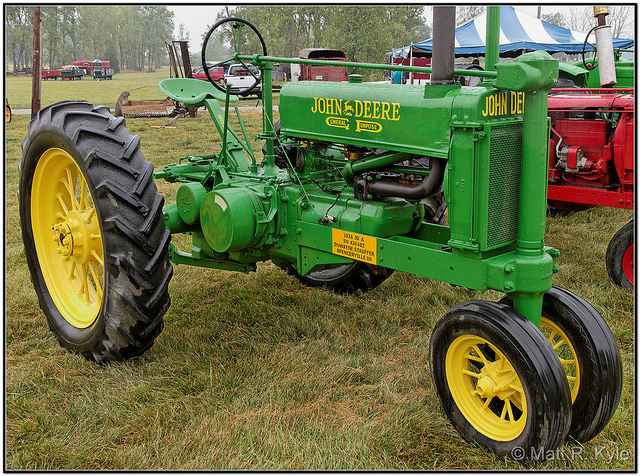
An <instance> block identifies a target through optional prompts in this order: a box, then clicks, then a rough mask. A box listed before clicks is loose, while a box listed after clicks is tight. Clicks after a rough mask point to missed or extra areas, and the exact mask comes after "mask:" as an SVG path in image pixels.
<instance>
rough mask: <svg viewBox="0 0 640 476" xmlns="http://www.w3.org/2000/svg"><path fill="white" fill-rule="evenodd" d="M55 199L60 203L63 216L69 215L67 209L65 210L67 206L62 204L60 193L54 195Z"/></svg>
mask: <svg viewBox="0 0 640 476" xmlns="http://www.w3.org/2000/svg"><path fill="white" fill-rule="evenodd" d="M56 198H57V199H58V201H59V202H60V206H61V207H62V210H63V211H64V214H65V215H68V214H69V209H68V208H67V204H66V203H64V200H63V198H62V194H61V193H56Z"/></svg>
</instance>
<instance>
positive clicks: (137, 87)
mask: <svg viewBox="0 0 640 476" xmlns="http://www.w3.org/2000/svg"><path fill="white" fill-rule="evenodd" d="M168 77H169V68H163V69H158V70H156V71H155V72H153V73H121V74H114V75H113V79H111V80H101V81H94V80H93V79H91V77H90V76H85V77H84V79H82V80H79V81H66V80H65V81H62V80H58V81H52V80H49V81H42V82H41V104H42V107H44V106H46V105H48V104H53V103H55V102H58V101H64V100H67V99H73V100H77V99H86V100H89V101H91V102H92V103H94V104H96V105H104V106H109V107H110V108H111V109H115V106H116V101H117V100H118V98H119V97H120V94H122V93H123V92H124V91H129V92H130V93H131V96H130V99H132V100H133V99H136V100H141V99H164V96H163V95H162V93H161V92H160V91H159V90H158V87H157V85H158V82H160V81H161V80H163V79H165V78H168ZM6 78H7V79H6V97H7V99H9V105H10V106H11V109H30V108H31V88H32V86H31V82H32V78H30V77H28V76H7V77H6ZM255 102H256V98H255V96H252V97H250V98H246V99H242V105H247V106H248V105H251V106H253V105H254V104H255ZM276 104H277V103H276Z"/></svg>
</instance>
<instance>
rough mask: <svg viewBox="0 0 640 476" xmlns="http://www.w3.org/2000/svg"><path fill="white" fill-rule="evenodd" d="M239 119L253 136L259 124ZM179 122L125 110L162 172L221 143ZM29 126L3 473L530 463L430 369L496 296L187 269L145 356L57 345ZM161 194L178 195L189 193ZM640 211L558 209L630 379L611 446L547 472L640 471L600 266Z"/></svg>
mask: <svg viewBox="0 0 640 476" xmlns="http://www.w3.org/2000/svg"><path fill="white" fill-rule="evenodd" d="M67 86H75V85H74V84H71V83H68V84H65V87H67ZM96 86H98V84H96ZM118 94H119V93H118ZM89 99H91V98H89ZM95 102H100V101H95ZM243 115H244V116H245V118H246V120H247V123H248V127H249V130H250V134H251V135H252V136H255V134H256V133H257V132H258V129H259V126H260V116H259V115H258V114H256V113H255V112H253V111H249V112H244V113H243ZM165 121H166V119H164V118H158V119H128V120H127V126H128V128H129V129H130V130H131V131H132V132H133V133H134V134H138V135H139V136H140V137H141V138H142V150H143V151H144V153H145V155H146V157H147V158H148V159H149V160H151V161H152V162H153V163H154V164H155V166H156V170H160V169H161V168H162V167H163V166H164V165H165V164H168V163H174V162H177V160H178V158H179V157H181V156H184V155H186V154H188V153H206V152H212V151H216V150H219V146H218V137H217V134H216V133H215V130H214V128H213V126H212V124H211V121H210V120H209V119H208V118H207V117H206V116H205V114H204V113H202V114H199V115H198V118H196V119H192V118H183V119H180V120H178V121H177V123H176V124H175V125H176V127H177V128H176V129H154V128H151V127H150V125H160V124H163V123H164V122H165ZM27 122H28V116H17V115H16V116H14V119H13V121H12V122H11V123H10V124H8V125H7V134H6V160H5V163H6V296H7V300H6V369H5V372H6V374H5V375H6V377H5V378H6V388H5V392H6V395H5V398H6V446H5V448H6V459H5V461H6V463H5V464H6V468H7V469H185V470H187V469H254V470H258V469H355V470H364V469H511V470H518V469H523V468H524V466H523V465H521V464H520V463H518V462H515V461H512V460H508V459H502V458H498V457H496V456H494V455H492V454H489V453H487V452H486V451H484V450H482V449H480V448H478V447H475V446H473V445H470V444H468V443H466V442H465V441H464V440H463V439H462V438H461V437H460V436H459V435H458V434H457V433H456V431H455V430H454V429H453V427H452V426H451V425H450V424H449V422H448V421H447V419H446V417H445V415H444V413H443V411H442V409H441V407H440V403H439V402H438V399H437V397H436V394H435V391H434V388H433V386H432V383H431V377H430V375H429V370H428V366H429V365H428V342H429V338H430V334H431V329H432V328H433V326H434V325H435V323H436V322H437V320H438V319H439V318H440V317H441V316H442V315H443V314H444V313H445V312H446V311H447V310H448V309H449V308H450V307H451V306H453V305H454V304H456V303H458V302H460V301H464V300H467V299H472V298H485V299H497V298H499V297H500V296H499V295H498V294H496V293H492V292H488V293H480V292H474V291H470V290H466V289H462V288H456V287H452V286H449V285H448V284H445V283H440V282H437V281H433V280H429V279H425V278H421V277H417V276H411V275H408V274H405V273H400V272H396V273H394V274H393V275H392V276H391V277H390V278H389V279H388V280H387V281H386V282H385V283H384V284H382V285H381V286H380V287H378V288H377V289H375V290H373V291H372V292H370V293H367V294H365V295H361V296H337V295H334V294H332V293H330V292H327V291H325V290H321V289H308V288H305V287H303V286H302V285H300V284H299V283H298V282H297V281H296V280H294V279H293V278H291V277H289V276H288V275H286V274H285V273H284V272H283V271H281V270H280V269H278V268H277V267H275V266H273V265H272V264H269V263H263V264H260V265H259V266H258V271H257V273H253V274H249V275H244V274H236V273H231V272H224V271H218V270H206V269H198V268H192V267H188V266H182V265H179V266H175V274H174V278H173V280H172V282H171V285H170V293H171V297H172V305H171V308H170V309H169V311H168V313H167V315H166V316H165V329H164V332H163V333H162V334H161V335H160V337H159V338H158V339H157V341H156V343H155V345H154V346H153V347H152V348H151V349H150V350H149V351H148V352H147V353H146V354H145V355H144V356H142V357H140V358H137V359H135V360H132V361H130V362H126V363H116V364H111V365H107V366H97V365H96V364H93V363H91V362H87V361H85V360H84V359H83V358H81V357H78V356H75V355H72V354H70V353H68V352H66V351H65V350H63V349H62V348H60V346H59V345H58V343H57V341H56V339H55V337H54V336H53V334H52V333H51V332H50V331H49V329H48V328H47V324H46V321H45V318H44V316H43V315H42V313H41V311H40V309H39V308H38V302H37V297H36V295H35V292H34V291H33V288H32V287H31V285H30V281H29V274H28V269H27V265H26V260H25V257H24V251H23V247H22V243H21V237H20V229H19V223H18V199H17V197H16V190H17V180H18V171H17V166H18V162H19V160H20V141H21V140H22V138H23V137H24V135H25V134H26V127H27ZM255 145H256V147H255V148H256V149H257V150H259V148H260V147H261V143H259V142H256V143H255ZM158 187H159V190H160V191H161V192H162V193H163V194H165V196H166V197H167V202H168V203H172V202H173V200H174V198H173V197H174V194H175V186H174V185H171V184H166V183H164V182H162V181H159V182H158ZM631 217H632V213H631V212H628V211H620V210H614V209H606V208H598V209H593V210H589V211H585V212H581V213H576V214H574V215H572V216H569V217H559V218H548V219H547V237H546V242H547V244H549V245H552V246H555V247H557V248H559V249H560V250H561V251H562V255H561V257H560V260H559V264H560V266H561V269H562V270H561V272H560V273H559V274H558V275H557V279H555V283H556V284H558V285H561V286H564V287H566V288H568V289H570V290H572V291H574V292H576V293H577V294H579V295H581V296H582V297H584V298H585V299H587V300H588V301H589V302H591V303H592V304H593V305H594V306H595V307H596V308H597V309H598V311H599V312H601V314H602V315H603V317H604V318H605V319H606V320H607V322H608V323H609V325H610V326H611V328H612V330H613V332H614V335H615V337H616V340H617V342H618V345H619V347H620V349H621V352H622V357H623V362H624V387H623V395H622V401H621V403H620V406H619V408H618V411H617V412H616V414H615V416H614V417H613V420H612V421H611V422H610V423H609V425H608V426H607V428H606V429H605V430H604V431H603V432H602V433H601V434H600V435H599V436H598V437H597V438H595V439H594V440H592V441H591V442H589V443H586V444H584V445H578V444H577V443H571V442H568V443H567V444H566V445H564V446H563V447H562V448H561V451H560V452H559V453H558V454H557V456H556V457H555V458H554V459H553V460H551V461H548V462H546V463H543V464H539V465H534V466H533V468H534V469H556V470H558V469H633V468H634V467H635V453H634V438H635V434H634V418H635V413H634V412H635V400H634V395H635V388H634V375H635V374H634V365H635V361H634V354H635V349H634V346H635V344H634V300H633V295H632V294H631V293H629V292H626V291H623V290H621V289H618V288H616V287H614V286H612V285H611V284H610V283H609V280H608V277H607V272H606V269H605V265H604V256H605V252H606V247H607V243H608V241H609V239H610V238H611V237H612V236H613V234H614V233H615V232H616V230H618V229H619V228H620V227H621V226H622V225H623V224H625V223H626V222H627V221H628V220H629V219H630V218H631ZM181 242H183V241H181Z"/></svg>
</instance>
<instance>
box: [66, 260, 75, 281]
mask: <svg viewBox="0 0 640 476" xmlns="http://www.w3.org/2000/svg"><path fill="white" fill-rule="evenodd" d="M67 276H68V277H69V279H73V278H75V276H76V262H75V261H71V266H70V269H69V274H67Z"/></svg>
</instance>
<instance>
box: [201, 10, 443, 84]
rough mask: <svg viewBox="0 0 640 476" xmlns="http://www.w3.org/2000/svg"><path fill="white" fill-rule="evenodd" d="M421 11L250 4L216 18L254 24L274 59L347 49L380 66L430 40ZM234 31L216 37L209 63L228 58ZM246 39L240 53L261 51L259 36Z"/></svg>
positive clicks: (349, 58) (349, 57) (355, 57)
mask: <svg viewBox="0 0 640 476" xmlns="http://www.w3.org/2000/svg"><path fill="white" fill-rule="evenodd" d="M423 13H424V7H422V6H413V5H412V6H388V5H385V6H377V5H373V6H355V5H350V6H346V5H345V6H340V5H334V6H315V5H307V6H276V7H271V6H252V5H246V6H239V7H226V8H225V9H224V10H223V11H221V12H220V13H219V14H218V17H217V18H216V20H220V19H222V18H224V17H229V16H234V17H240V18H244V19H246V20H248V21H250V22H251V23H252V24H253V25H255V26H256V28H257V29H258V30H259V31H260V33H261V34H262V36H263V37H264V40H265V43H266V45H267V48H268V53H269V55H272V56H280V57H294V58H296V57H298V53H299V51H300V50H301V49H303V48H331V49H339V50H342V51H344V53H345V55H346V59H347V61H357V62H365V63H381V62H382V60H383V57H384V54H385V53H386V52H388V51H391V49H392V48H394V47H398V46H402V45H405V44H409V43H410V42H412V41H415V40H416V38H420V39H424V38H429V37H430V35H431V27H430V26H428V25H427V24H425V21H424V18H423ZM210 27H211V25H210V26H209V28H210ZM209 28H207V31H208V30H209ZM206 33H207V32H204V33H203V35H202V39H204V37H205V35H206ZM234 33H235V32H232V31H231V29H230V28H227V30H226V31H223V32H221V34H220V35H216V38H212V39H211V40H210V41H209V44H208V49H207V59H212V60H221V59H224V56H225V54H228V52H227V51H226V50H225V47H224V45H225V44H229V42H230V40H231V38H232V37H234V36H235V35H234ZM247 39H248V43H247V44H245V45H242V46H241V50H242V53H247V54H254V53H259V52H261V49H259V45H258V43H257V39H256V38H255V36H253V39H252V35H248V36H247ZM233 46H235V45H233ZM365 74H366V73H365Z"/></svg>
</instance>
